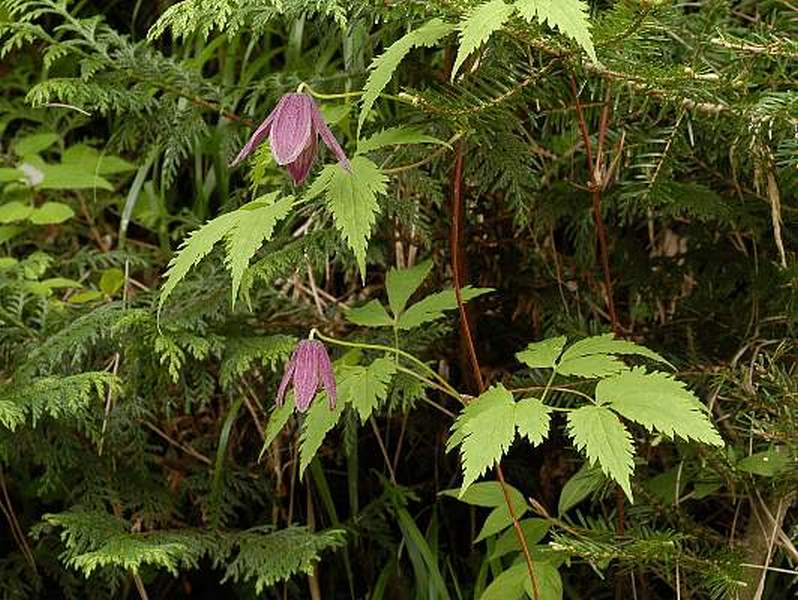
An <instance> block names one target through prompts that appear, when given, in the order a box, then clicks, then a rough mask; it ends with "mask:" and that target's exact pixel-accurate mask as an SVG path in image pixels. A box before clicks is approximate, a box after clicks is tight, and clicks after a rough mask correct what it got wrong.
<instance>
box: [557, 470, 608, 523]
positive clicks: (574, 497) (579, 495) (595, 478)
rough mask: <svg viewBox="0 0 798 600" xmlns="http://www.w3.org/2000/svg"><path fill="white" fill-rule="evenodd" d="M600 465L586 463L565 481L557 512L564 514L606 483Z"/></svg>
mask: <svg viewBox="0 0 798 600" xmlns="http://www.w3.org/2000/svg"><path fill="white" fill-rule="evenodd" d="M604 481H605V479H604V474H603V473H602V472H601V468H600V467H596V466H591V465H590V463H584V464H583V465H582V467H581V468H580V469H579V470H578V471H577V472H576V473H574V475H573V476H572V477H571V478H570V479H569V480H568V481H566V482H565V485H564V486H563V488H562V491H561V492H560V501H559V503H558V504H557V514H558V515H564V514H565V513H567V512H568V511H569V510H571V509H572V508H573V507H574V506H576V505H577V504H579V503H580V502H582V500H584V499H585V498H587V497H588V496H590V495H591V494H592V493H593V492H595V491H597V490H598V489H599V488H600V487H601V486H602V485H603V483H604Z"/></svg>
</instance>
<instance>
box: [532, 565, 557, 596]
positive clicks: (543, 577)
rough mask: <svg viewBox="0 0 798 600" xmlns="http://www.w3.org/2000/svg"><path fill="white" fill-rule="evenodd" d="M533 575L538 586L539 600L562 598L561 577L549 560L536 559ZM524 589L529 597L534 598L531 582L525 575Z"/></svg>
mask: <svg viewBox="0 0 798 600" xmlns="http://www.w3.org/2000/svg"><path fill="white" fill-rule="evenodd" d="M535 567H536V569H535V575H536V576H537V579H538V585H539V586H540V589H539V591H540V600H562V598H563V589H562V577H561V576H560V571H559V570H558V569H556V568H555V567H554V565H552V564H551V563H549V562H546V561H538V562H536V563H535ZM524 591H526V595H527V596H528V597H530V598H534V595H533V593H532V582H531V581H530V580H529V577H527V578H526V579H525V580H524Z"/></svg>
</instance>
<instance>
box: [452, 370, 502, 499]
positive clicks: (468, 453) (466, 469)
mask: <svg viewBox="0 0 798 600" xmlns="http://www.w3.org/2000/svg"><path fill="white" fill-rule="evenodd" d="M462 417H464V419H463V420H462V421H461V419H458V420H457V422H456V423H455V427H456V428H457V429H461V428H462V429H463V430H464V433H463V441H462V444H460V454H461V457H462V462H463V485H462V487H461V488H460V491H461V494H464V493H465V491H466V490H467V489H468V486H470V485H471V484H472V483H474V481H476V480H477V478H478V477H480V476H481V475H482V474H484V473H485V471H487V470H488V469H489V468H491V467H492V466H493V465H494V464H495V463H496V461H499V460H501V458H502V456H504V453H505V452H507V450H508V449H509V447H510V444H512V442H513V438H515V402H514V401H513V395H512V394H511V393H510V392H509V391H508V390H507V389H506V388H505V387H504V386H503V385H502V384H497V385H494V386H493V387H491V388H490V389H488V390H487V391H485V392H483V393H482V394H481V395H480V396H479V398H477V399H476V400H474V401H473V402H471V404H470V405H469V406H468V407H466V409H465V410H464V411H463V414H462Z"/></svg>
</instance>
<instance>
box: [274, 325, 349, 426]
mask: <svg viewBox="0 0 798 600" xmlns="http://www.w3.org/2000/svg"><path fill="white" fill-rule="evenodd" d="M292 380H293V382H294V405H295V406H296V408H297V410H298V411H299V412H306V411H307V410H308V408H310V403H311V402H313V398H314V397H315V396H316V392H317V391H318V389H319V386H323V387H324V391H325V392H327V398H328V399H329V401H330V410H332V409H333V408H335V401H336V390H335V374H334V373H333V367H332V363H331V362H330V356H329V355H328V354H327V348H325V347H324V344H322V343H321V342H319V341H318V340H302V341H301V342H299V344H297V347H296V349H295V350H294V354H293V355H292V356H291V360H289V361H288V364H287V365H286V366H285V373H284V374H283V380H282V381H281V382H280V387H279V388H278V389H277V398H276V399H275V402H276V404H277V406H282V405H283V402H284V401H285V393H286V391H287V390H288V385H289V384H290V383H291V381H292Z"/></svg>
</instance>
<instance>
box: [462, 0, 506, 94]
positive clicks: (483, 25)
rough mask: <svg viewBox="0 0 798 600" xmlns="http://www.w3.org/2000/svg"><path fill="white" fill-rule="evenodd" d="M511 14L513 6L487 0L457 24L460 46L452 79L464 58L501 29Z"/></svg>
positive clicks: (494, 0) (497, 0)
mask: <svg viewBox="0 0 798 600" xmlns="http://www.w3.org/2000/svg"><path fill="white" fill-rule="evenodd" d="M512 14H513V7H512V6H510V5H509V4H507V3H505V2H504V0H489V2H485V3H484V4H480V5H479V6H477V7H475V8H474V9H473V10H472V11H471V12H469V13H468V16H466V18H465V19H464V20H462V21H461V22H460V23H459V24H458V25H457V28H458V29H459V30H460V46H459V48H458V49H457V58H455V61H454V66H453V67H452V81H454V78H455V76H456V75H457V71H459V70H460V66H461V65H462V64H463V62H465V59H466V58H468V56H469V55H470V54H471V53H472V52H473V51H474V50H476V49H477V48H478V47H479V46H481V45H482V44H484V43H485V42H487V41H488V38H490V36H491V35H493V34H494V33H495V32H497V31H498V30H499V29H501V28H502V26H503V25H504V23H505V22H506V21H507V20H508V19H509V18H510V15H512Z"/></svg>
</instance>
